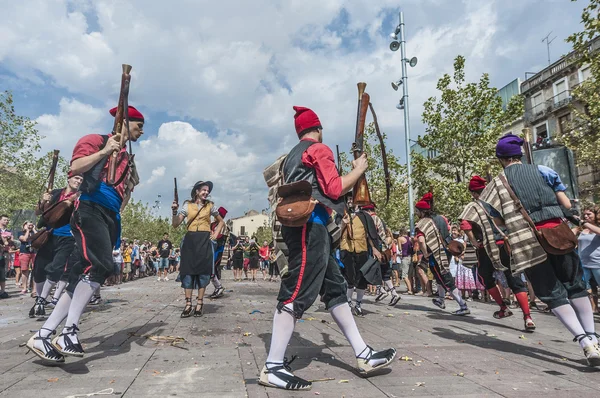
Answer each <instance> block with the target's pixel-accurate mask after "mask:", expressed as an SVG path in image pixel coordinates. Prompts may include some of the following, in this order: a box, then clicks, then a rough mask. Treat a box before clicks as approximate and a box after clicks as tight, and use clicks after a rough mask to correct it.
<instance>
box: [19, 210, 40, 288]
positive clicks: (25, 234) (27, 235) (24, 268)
mask: <svg viewBox="0 0 600 398" xmlns="http://www.w3.org/2000/svg"><path fill="white" fill-rule="evenodd" d="M36 232H37V230H36V228H35V225H33V223H32V222H31V221H25V222H24V223H23V228H22V231H21V232H20V233H19V236H18V238H19V241H20V242H21V247H20V248H19V267H20V268H21V286H22V289H23V290H21V294H26V293H31V289H29V286H28V285H29V271H30V269H32V268H33V262H34V261H35V250H34V249H33V247H31V242H32V241H33V235H35V234H36Z"/></svg>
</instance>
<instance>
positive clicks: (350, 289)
mask: <svg viewBox="0 0 600 398" xmlns="http://www.w3.org/2000/svg"><path fill="white" fill-rule="evenodd" d="M353 294H354V288H353V287H352V288H350V287H349V288H348V289H346V297H347V298H348V301H352V295H353Z"/></svg>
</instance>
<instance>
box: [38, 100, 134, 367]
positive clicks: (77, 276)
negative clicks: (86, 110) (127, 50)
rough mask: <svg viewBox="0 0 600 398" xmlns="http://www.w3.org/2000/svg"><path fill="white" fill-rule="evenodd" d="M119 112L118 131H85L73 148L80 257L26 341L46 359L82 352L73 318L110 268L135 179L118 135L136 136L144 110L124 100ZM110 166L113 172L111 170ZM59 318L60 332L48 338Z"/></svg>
mask: <svg viewBox="0 0 600 398" xmlns="http://www.w3.org/2000/svg"><path fill="white" fill-rule="evenodd" d="M125 112H128V119H125V120H124V121H123V123H122V125H121V126H122V127H121V131H117V132H116V133H120V136H119V135H117V134H114V133H115V132H113V134H110V135H100V134H89V135H86V136H83V137H82V138H81V139H80V140H79V141H78V142H77V144H76V145H75V148H74V149H73V156H72V158H71V170H72V172H73V173H74V174H82V175H83V183H82V185H81V191H82V194H81V196H80V198H79V200H78V202H76V204H75V210H74V212H73V216H72V217H71V230H72V231H73V235H74V238H75V243H76V250H77V253H78V257H79V260H80V261H78V262H76V263H75V265H74V266H73V269H72V270H71V273H70V277H69V285H68V286H67V289H66V290H67V294H63V295H62V297H61V298H60V299H59V301H58V303H57V304H56V307H55V308H54V311H53V312H52V314H51V315H50V316H49V317H48V320H47V321H46V322H45V323H44V325H43V326H42V327H41V328H40V330H39V331H38V332H37V333H36V334H35V335H33V336H32V337H31V338H30V339H29V341H28V342H27V347H28V348H29V349H30V350H31V351H32V352H33V353H35V354H36V355H37V356H39V357H40V358H42V359H43V360H46V361H50V362H64V360H65V359H64V356H65V355H71V356H76V357H82V356H83V355H84V350H83V348H82V346H81V343H80V342H79V338H78V333H77V332H78V331H79V327H78V324H79V319H80V317H81V314H82V313H83V311H84V309H85V307H86V305H87V304H88V302H89V301H90V298H91V297H92V295H93V294H94V291H96V290H97V289H98V288H99V287H100V286H101V285H102V284H103V283H104V281H105V280H106V278H108V277H109V276H110V275H111V274H112V273H113V272H114V267H113V262H112V250H113V247H117V248H118V247H119V245H120V241H121V216H120V211H121V209H122V208H123V207H124V206H125V205H126V204H127V202H128V200H129V197H130V195H131V192H132V190H133V187H134V186H135V185H137V184H138V182H139V177H138V175H137V172H136V170H135V165H134V163H133V159H132V157H131V156H130V155H129V154H128V152H127V150H126V149H125V148H126V146H125V145H124V143H123V142H122V141H132V142H135V141H137V140H138V139H139V138H140V137H141V135H142V134H143V127H144V116H143V115H142V114H141V113H140V112H139V111H138V110H137V109H135V108H134V107H133V106H129V107H128V110H127V109H126V110H125ZM110 114H111V115H112V116H115V115H116V114H117V108H113V109H111V110H110ZM119 139H121V142H120V140H119ZM111 157H112V158H113V159H109V158H111ZM113 167H114V168H115V169H116V172H115V175H114V176H111V175H110V174H111V173H110V171H111V169H112V168H113ZM113 170H114V169H113ZM113 177H114V178H115V180H114V181H112V178H113ZM65 318H66V322H65V326H64V328H63V330H62V333H60V334H59V335H58V336H57V337H56V338H54V339H53V340H52V341H50V340H51V336H52V335H53V334H54V333H56V328H57V327H58V326H59V325H60V323H61V322H62V321H63V320H64V319H65Z"/></svg>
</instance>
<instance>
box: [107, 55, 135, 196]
mask: <svg viewBox="0 0 600 398" xmlns="http://www.w3.org/2000/svg"><path fill="white" fill-rule="evenodd" d="M122 67H123V73H122V74H121V91H120V92H119V102H118V104H117V114H116V115H115V124H114V126H113V134H114V136H115V137H116V139H118V140H119V144H120V145H119V149H118V150H116V151H114V152H113V153H112V154H111V155H110V157H109V158H108V176H107V178H106V182H107V183H108V185H115V183H116V174H117V162H118V156H119V153H120V152H121V149H123V148H124V146H125V143H126V141H127V139H128V138H129V137H126V136H125V134H122V129H123V123H124V122H128V121H129V117H128V113H127V112H128V108H129V106H128V101H127V100H128V97H129V84H130V82H131V75H130V72H131V69H132V67H131V65H126V64H123V65H122ZM127 128H128V129H129V125H127Z"/></svg>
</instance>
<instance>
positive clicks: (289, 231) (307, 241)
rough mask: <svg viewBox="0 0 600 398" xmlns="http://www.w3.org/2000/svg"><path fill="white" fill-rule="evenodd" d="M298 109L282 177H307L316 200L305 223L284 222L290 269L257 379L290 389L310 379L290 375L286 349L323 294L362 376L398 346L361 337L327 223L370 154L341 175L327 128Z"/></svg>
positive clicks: (287, 181) (287, 180)
mask: <svg viewBox="0 0 600 398" xmlns="http://www.w3.org/2000/svg"><path fill="white" fill-rule="evenodd" d="M294 110H295V111H296V114H295V115H294V119H295V127H296V133H297V135H298V138H299V140H300V142H299V143H298V144H297V145H296V146H295V147H294V148H293V149H292V150H291V151H290V153H289V154H288V155H287V157H286V159H285V161H284V163H283V170H282V172H283V178H284V182H285V184H290V183H293V182H299V181H308V182H309V183H310V185H311V187H312V197H313V198H314V199H315V200H317V201H318V203H317V204H316V206H315V208H314V211H313V213H312V214H311V215H310V218H309V220H308V221H307V222H306V223H305V224H304V225H302V226H300V227H291V226H285V225H283V226H282V231H281V232H282V235H283V240H284V241H285V244H286V245H287V247H288V271H287V273H286V274H284V275H282V276H281V287H280V290H279V295H278V298H277V300H278V301H279V303H278V305H277V310H276V311H275V315H274V318H273V332H272V335H271V345H270V348H269V355H268V357H267V361H266V363H265V366H264V367H263V369H262V371H261V372H260V380H259V383H260V384H262V385H265V386H269V387H276V388H283V389H287V390H308V389H310V388H311V386H312V383H311V382H309V381H307V380H304V379H302V378H300V377H297V376H294V375H293V374H292V372H291V370H290V367H289V364H290V362H291V361H287V360H286V359H285V351H286V349H287V346H288V343H289V341H290V339H291V337H292V333H293V332H294V326H295V324H296V320H297V319H300V318H301V317H302V314H303V313H304V311H306V310H307V309H308V308H310V306H311V305H312V304H313V303H314V302H315V300H316V298H317V296H319V295H321V301H322V302H323V303H324V304H325V307H326V308H327V309H328V310H329V311H330V312H331V315H332V317H333V319H334V320H335V321H336V323H337V324H338V326H339V327H340V329H341V330H342V332H343V333H344V335H345V336H346V338H347V339H348V341H349V342H350V345H351V346H352V348H353V350H354V354H355V356H356V358H357V362H358V371H359V372H360V373H361V374H362V375H369V374H371V373H372V372H373V371H375V370H376V369H379V368H381V367H383V366H386V365H388V364H389V363H390V362H391V361H392V360H393V358H394V357H395V355H396V350H395V349H393V348H391V349H387V350H383V351H374V350H373V349H372V348H371V347H369V346H367V344H366V343H365V342H364V340H363V339H362V337H361V335H360V332H359V331H358V328H357V326H356V322H355V320H354V317H353V316H352V312H351V310H350V306H349V305H348V303H347V301H346V282H345V280H344V278H343V277H342V274H341V272H340V269H339V266H338V264H337V262H336V260H335V257H334V256H333V250H332V247H331V239H330V236H329V233H328V230H327V227H326V225H327V223H328V220H329V218H330V216H331V212H332V210H335V211H336V212H337V213H338V214H344V211H345V204H344V202H343V195H344V194H346V193H347V192H348V191H350V190H351V189H352V187H353V186H354V185H355V184H356V182H357V181H358V178H359V177H360V176H361V175H362V174H363V173H364V172H365V171H366V170H367V158H366V155H364V154H363V155H362V156H361V157H359V158H358V159H355V160H354V161H353V162H352V167H353V169H352V171H350V173H348V174H347V175H345V176H340V175H339V174H338V171H337V168H336V165H335V161H334V158H333V153H332V152H331V149H329V147H327V146H326V145H324V144H323V143H322V142H323V127H322V125H321V122H320V120H319V118H318V117H317V115H316V114H315V113H314V112H313V111H312V110H310V109H308V108H304V107H299V106H295V107H294Z"/></svg>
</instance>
